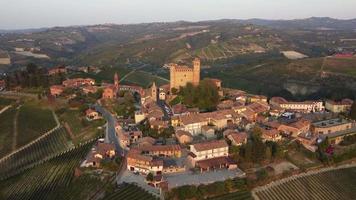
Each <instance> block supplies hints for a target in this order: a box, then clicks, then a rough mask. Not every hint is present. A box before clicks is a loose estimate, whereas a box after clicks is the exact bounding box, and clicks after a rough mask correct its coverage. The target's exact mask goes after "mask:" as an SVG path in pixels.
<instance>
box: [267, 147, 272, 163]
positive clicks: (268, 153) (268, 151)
mask: <svg viewBox="0 0 356 200" xmlns="http://www.w3.org/2000/svg"><path fill="white" fill-rule="evenodd" d="M266 159H267V160H271V159H272V149H271V147H267V148H266Z"/></svg>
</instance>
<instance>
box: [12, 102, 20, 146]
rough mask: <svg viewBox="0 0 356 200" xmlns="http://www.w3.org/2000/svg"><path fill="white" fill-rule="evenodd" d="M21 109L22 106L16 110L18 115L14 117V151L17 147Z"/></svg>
mask: <svg viewBox="0 0 356 200" xmlns="http://www.w3.org/2000/svg"><path fill="white" fill-rule="evenodd" d="M20 108H21V106H19V107H17V108H16V114H15V117H14V134H13V138H12V151H15V150H16V147H17V136H18V129H17V128H18V126H17V122H18V118H19V113H20Z"/></svg>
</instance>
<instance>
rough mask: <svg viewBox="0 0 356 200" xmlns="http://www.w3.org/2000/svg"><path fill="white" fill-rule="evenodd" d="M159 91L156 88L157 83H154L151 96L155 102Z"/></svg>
mask: <svg viewBox="0 0 356 200" xmlns="http://www.w3.org/2000/svg"><path fill="white" fill-rule="evenodd" d="M157 91H158V89H157V86H156V82H153V84H152V87H151V96H152V99H153V101H157V96H158V94H157Z"/></svg>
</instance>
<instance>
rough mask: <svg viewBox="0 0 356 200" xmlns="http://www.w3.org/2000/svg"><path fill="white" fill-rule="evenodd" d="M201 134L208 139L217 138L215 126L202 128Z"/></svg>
mask: <svg viewBox="0 0 356 200" xmlns="http://www.w3.org/2000/svg"><path fill="white" fill-rule="evenodd" d="M201 133H202V134H203V135H204V136H205V137H206V138H208V139H211V138H215V126H209V125H204V126H202V127H201Z"/></svg>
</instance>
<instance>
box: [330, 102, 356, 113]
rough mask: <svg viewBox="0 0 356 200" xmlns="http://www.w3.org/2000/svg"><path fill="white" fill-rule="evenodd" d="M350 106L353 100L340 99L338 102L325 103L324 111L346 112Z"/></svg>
mask: <svg viewBox="0 0 356 200" xmlns="http://www.w3.org/2000/svg"><path fill="white" fill-rule="evenodd" d="M352 104H353V100H351V99H342V100H341V101H339V102H336V101H331V100H328V101H325V109H326V110H328V111H330V112H333V113H341V112H348V111H350V109H351V106H352Z"/></svg>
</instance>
